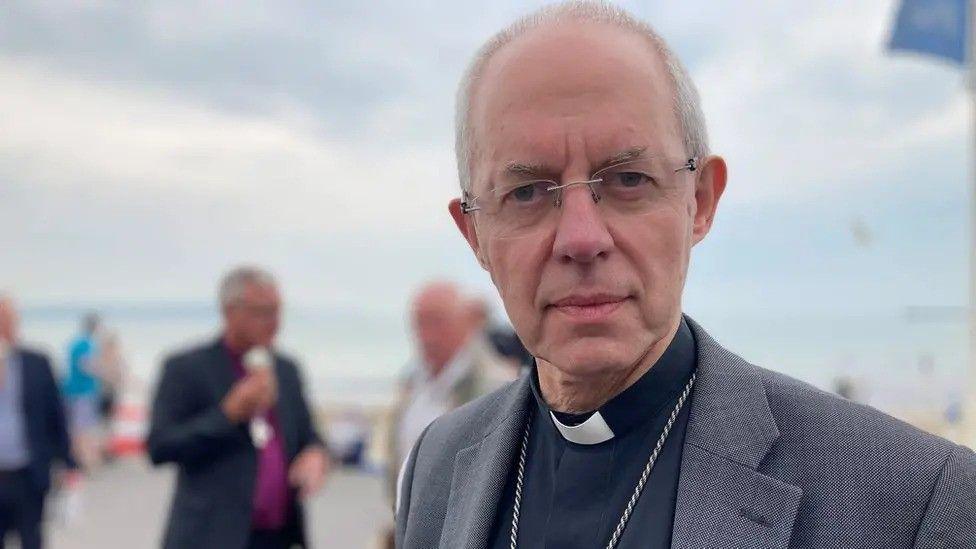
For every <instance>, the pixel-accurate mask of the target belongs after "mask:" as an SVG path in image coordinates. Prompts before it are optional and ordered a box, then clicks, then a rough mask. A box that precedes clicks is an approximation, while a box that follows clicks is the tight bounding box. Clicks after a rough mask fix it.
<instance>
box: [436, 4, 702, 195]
mask: <svg viewBox="0 0 976 549" xmlns="http://www.w3.org/2000/svg"><path fill="white" fill-rule="evenodd" d="M573 20H575V21H582V22H591V23H609V24H611V25H616V26H618V27H620V28H622V29H624V30H629V31H632V32H635V33H637V34H638V35H640V36H643V37H644V38H646V39H647V40H648V41H649V42H650V43H651V46H652V47H653V48H654V50H655V51H656V52H657V53H658V55H660V56H661V59H662V60H663V61H664V64H665V66H666V67H667V71H668V76H669V77H670V80H671V84H672V85H673V87H674V112H675V116H676V117H677V119H678V124H679V125H680V128H681V132H682V134H683V135H682V138H683V139H684V146H685V152H686V153H687V154H688V155H689V156H693V157H697V158H701V157H704V156H707V155H708V130H707V129H706V127H705V115H704V114H703V113H702V109H701V99H700V98H699V96H698V89H697V88H696V87H695V83H694V82H692V80H691V77H690V76H689V75H688V71H687V70H685V67H684V65H683V64H682V63H681V61H680V60H679V59H678V57H677V56H676V55H675V54H674V52H672V51H671V49H670V48H669V47H668V45H667V43H666V42H665V41H664V39H663V38H661V36H660V35H659V34H658V33H657V32H656V31H655V30H654V29H653V28H652V27H651V26H650V25H648V24H647V23H645V22H643V21H641V20H640V19H637V18H636V17H634V16H633V15H631V14H630V13H628V12H627V11H626V10H624V9H622V8H618V7H616V6H614V5H612V4H609V3H606V2H595V1H589V0H572V1H568V2H561V3H558V4H552V5H549V6H545V7H543V8H541V9H539V10H537V11H535V12H532V13H530V14H528V15H526V16H524V17H522V18H521V19H519V20H517V21H515V22H514V23H512V24H511V25H509V26H508V27H507V28H505V29H503V30H501V31H500V32H498V33H497V34H495V35H494V36H492V37H491V38H490V39H489V40H488V41H487V42H485V44H484V45H483V46H481V49H479V50H478V52H477V53H476V54H475V56H474V58H473V59H472V60H471V64H470V65H468V69H467V71H465V73H464V77H463V78H462V79H461V84H460V85H459V86H458V93H457V110H456V112H455V120H454V121H455V143H454V149H455V153H456V155H457V167H458V179H459V180H460V183H461V191H463V192H467V191H470V190H471V168H472V166H471V161H472V157H473V156H474V154H473V151H474V143H473V137H472V135H471V126H472V123H471V100H472V95H473V94H474V89H475V85H476V84H477V82H478V80H480V79H481V77H482V75H483V73H484V70H485V67H486V66H487V65H488V61H490V60H491V58H492V56H493V55H494V54H495V53H496V52H497V51H498V50H500V49H501V48H502V47H504V46H505V45H506V44H509V43H511V42H512V41H514V40H515V39H516V38H518V37H520V36H522V35H523V34H525V33H526V32H528V31H530V30H533V29H537V28H540V27H542V26H545V25H548V24H552V23H557V22H561V21H573Z"/></svg>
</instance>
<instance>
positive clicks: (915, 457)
mask: <svg viewBox="0 0 976 549" xmlns="http://www.w3.org/2000/svg"><path fill="white" fill-rule="evenodd" d="M688 323H689V325H690V326H691V328H692V331H693V332H694V334H695V339H696V341H697V342H698V369H697V372H698V377H697V381H696V382H695V389H694V392H693V393H692V397H691V411H690V416H689V419H688V430H687V433H686V435H685V441H684V450H683V453H682V457H681V472H680V479H679V481H678V494H677V502H676V506H675V512H674V529H673V533H672V541H671V547H673V548H675V549H787V548H789V549H801V548H802V549H813V548H816V549H820V548H823V549H834V548H838V549H840V548H844V549H847V548H851V549H854V548H857V549H935V548H942V549H973V548H974V547H976V541H974V540H976V454H974V453H973V451H972V450H970V449H967V448H963V447H961V446H957V445H955V444H952V443H950V442H948V441H946V440H943V439H940V438H938V437H935V436H932V435H929V434H926V433H923V432H921V431H919V430H918V429H915V428H914V427H911V426H909V425H906V424H904V423H902V422H900V421H897V420H895V419H892V418H891V417H888V416H886V415H884V414H882V413H881V412H878V411H877V410H874V409H872V408H868V407H866V406H860V405H857V404H854V403H851V402H848V401H846V400H842V399H840V398H838V397H836V396H833V395H830V394H827V393H824V392H823V391H820V390H817V389H815V388H813V387H811V386H809V385H806V384H804V383H801V382H799V381H796V380H794V379H791V378H789V377H787V376H784V375H782V374H778V373H774V372H770V371H768V370H764V369H762V368H759V367H756V366H753V365H752V364H749V363H747V362H745V361H744V360H742V359H741V358H739V357H737V356H735V355H734V354H732V353H730V352H729V351H727V350H726V349H724V348H722V347H721V346H720V345H718V344H717V343H716V342H715V341H714V340H712V339H711V338H710V337H709V336H708V334H706V333H705V331H704V330H703V329H702V328H701V327H700V326H698V324H695V323H694V322H693V321H692V320H691V319H688ZM530 401H531V392H530V389H529V378H528V376H523V377H522V379H520V380H519V381H516V382H515V383H513V384H511V385H509V386H508V387H506V388H504V389H501V390H499V391H497V392H495V393H493V394H490V395H488V396H485V397H483V398H481V399H479V400H476V401H474V402H471V403H470V404H468V405H466V406H463V407H461V408H458V409H457V410H455V411H453V412H450V413H448V414H447V415H444V416H441V417H440V419H438V420H436V421H435V422H434V423H432V424H431V426H430V427H429V428H428V429H427V432H426V433H425V434H424V435H423V436H422V437H421V439H420V441H419V442H418V443H417V445H416V446H415V447H414V450H413V452H412V454H411V457H410V459H409V460H408V462H407V464H406V466H405V468H404V474H403V481H402V482H401V484H400V493H399V498H398V500H399V509H398V512H397V530H396V536H397V547H398V548H399V549H434V548H438V547H439V548H440V549H485V547H486V542H487V539H488V537H489V534H490V533H491V530H492V528H498V527H501V528H508V527H509V525H501V526H498V525H495V524H494V518H495V516H496V511H497V509H498V505H499V502H500V498H501V495H502V493H503V492H504V487H505V483H506V481H507V480H508V478H509V477H510V475H511V474H512V466H513V464H514V459H515V455H516V453H517V452H518V447H519V446H518V445H519V443H520V441H521V438H522V435H523V432H524V427H525V421H526V417H527V410H528V408H529V406H530ZM648 489H653V487H652V486H649V487H648ZM612 512H619V511H612ZM633 541H634V540H631V541H627V531H626V530H625V531H624V535H623V542H624V543H630V544H633Z"/></svg>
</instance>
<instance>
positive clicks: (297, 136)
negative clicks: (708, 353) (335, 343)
mask: <svg viewBox="0 0 976 549" xmlns="http://www.w3.org/2000/svg"><path fill="white" fill-rule="evenodd" d="M539 4H540V3H537V2H505V1H498V2H491V3H482V2H478V3H461V2H449V1H444V2H400V1H396V2H394V1H380V2H342V3H334V2H319V1H316V2H303V3H295V2H253V3H249V2H243V1H240V2H237V1H235V2H222V1H221V2H218V1H211V2H171V1H167V2H155V3H154V2H124V3H123V2H99V1H87V2H85V1H78V0H74V1H66V2H63V3H59V2H43V3H40V2H4V3H3V7H0V265H2V269H0V287H6V288H9V289H10V290H12V291H13V292H15V293H16V294H17V295H18V296H19V297H20V298H21V299H22V300H23V301H25V302H27V303H28V304H52V303H62V302H70V303H94V302H106V301H112V302H116V301H121V302H142V301H172V300H177V301H197V300H209V299H212V296H213V294H214V289H213V288H214V285H215V280H216V279H217V278H218V276H219V275H220V273H221V272H223V271H224V270H225V269H226V268H228V267H229V266H231V265H233V264H235V263H238V262H241V261H252V262H258V263H262V264H265V265H267V266H268V267H270V268H271V269H273V270H274V271H275V272H277V273H278V274H279V275H280V277H281V278H282V280H283V282H284V285H285V289H286V294H287V296H288V298H289V299H290V301H291V303H292V304H296V303H297V304H301V305H303V306H321V305H329V306H331V305H338V306H343V307H362V308H363V309H365V310H370V311H376V312H378V313H382V314H387V313H388V314H394V315H399V314H400V312H401V310H402V304H403V302H404V300H405V299H406V296H407V294H408V293H409V292H410V290H411V289H412V288H413V287H414V286H415V285H416V284H417V283H418V282H419V281H420V280H423V279H425V278H428V277H432V276H446V277H450V278H454V279H456V280H459V281H462V282H464V283H465V284H467V285H469V286H470V287H472V288H477V289H480V291H482V292H486V293H487V292H489V291H490V282H489V281H488V279H487V277H486V276H485V275H484V274H483V273H481V272H480V270H479V268H478V266H477V264H476V263H475V261H474V260H473V258H472V257H471V255H470V253H469V252H468V251H467V249H466V246H465V245H464V243H463V241H462V240H461V238H460V237H459V236H458V234H457V233H456V230H455V229H454V227H453V224H452V222H451V220H450V218H449V216H448V214H447V210H446V203H447V201H448V200H449V199H450V198H451V197H452V196H454V195H455V194H456V192H457V191H456V186H457V185H456V171H455V165H454V160H453V147H452V140H453V127H452V115H453V96H454V91H455V87H456V84H457V81H458V79H459V76H460V74H461V72H462V70H463V68H464V65H465V63H466V61H467V59H468V58H469V56H470V55H471V54H472V53H473V51H474V50H475V49H476V48H477V47H478V45H479V44H480V43H481V42H482V41H484V40H485V39H486V38H487V37H488V36H490V35H491V34H492V33H493V32H494V31H496V30H498V29H499V28H501V27H502V26H503V25H504V24H505V23H507V22H508V21H510V20H511V19H512V18H513V17H515V16H517V15H518V14H521V13H524V12H525V11H528V10H529V9H531V8H532V7H534V6H536V5H539ZM621 4H622V5H624V6H626V7H627V8H629V9H631V10H633V11H634V12H635V13H636V14H637V15H639V16H641V17H643V18H645V19H647V20H648V21H649V22H651V23H652V24H653V25H654V26H655V27H656V28H657V29H658V30H659V31H660V32H661V34H662V35H663V36H664V37H665V38H666V39H667V40H668V41H669V42H670V43H671V45H672V47H673V48H674V50H675V51H676V52H677V53H678V55H679V56H680V57H681V58H682V59H683V60H684V61H685V62H686V64H687V65H688V67H689V69H690V71H691V73H692V76H693V78H694V79H695V80H696V82H697V84H698V86H699V88H700V90H701V94H702V97H703V101H704V108H705V112H706V117H707V119H708V122H709V126H710V133H711V136H712V148H713V149H714V150H715V151H716V152H718V153H721V154H723V155H724V156H725V157H726V159H727V161H728V163H729V168H730V181H729V187H728V190H727V192H726V195H725V199H724V201H723V204H722V207H721V208H720V211H719V214H718V217H717V221H716V224H715V226H714V229H713V232H712V234H711V235H710V236H709V238H708V239H707V240H706V241H705V243H703V244H702V245H701V246H700V247H699V248H698V249H697V250H696V252H695V254H694V257H693V259H692V262H693V263H692V274H691V278H690V281H689V287H688V292H687V308H688V309H689V310H692V311H694V310H696V309H699V310H711V311H715V310H737V309H752V310H757V309H763V308H765V307H772V308H775V307H779V308H784V307H785V308H788V309H795V310H828V311H829V310H845V311H858V310H880V309H884V310H891V311H895V310H901V309H902V308H904V307H906V306H913V305H962V304H963V303H965V300H966V280H967V278H966V277H967V270H966V269H967V267H966V265H967V256H966V243H967V234H968V225H967V223H968V222H967V215H968V210H967V207H968V204H969V198H968V194H967V187H968V186H969V185H970V183H969V182H968V176H967V173H968V165H967V163H968V162H969V157H968V155H967V151H968V150H969V149H970V148H971V146H972V145H971V142H972V140H971V138H970V137H968V135H969V134H968V131H969V130H968V121H969V120H970V118H971V114H970V110H969V104H968V102H967V96H966V94H965V92H964V86H963V83H964V80H963V75H962V71H961V70H959V69H957V68H954V67H951V66H948V65H946V64H943V63H940V62H938V61H932V60H929V59H923V58H918V57H912V56H905V55H898V56H892V55H890V54H888V53H886V52H885V51H884V43H885V40H886V36H887V34H888V32H889V26H890V24H891V21H892V20H893V16H894V9H895V6H894V2H891V1H885V0H842V1H840V0H838V1H818V2H800V1H791V2H780V3H771V2H748V1H743V0H734V1H728V2H721V1H716V0H702V1H691V0H689V1H685V2H680V3H679V2H670V1H662V2H650V1H645V2H621Z"/></svg>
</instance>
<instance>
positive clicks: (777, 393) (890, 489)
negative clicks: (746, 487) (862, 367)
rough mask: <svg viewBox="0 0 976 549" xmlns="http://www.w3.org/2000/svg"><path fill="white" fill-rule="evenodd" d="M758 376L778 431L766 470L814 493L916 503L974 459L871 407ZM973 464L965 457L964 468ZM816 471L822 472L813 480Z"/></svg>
mask: <svg viewBox="0 0 976 549" xmlns="http://www.w3.org/2000/svg"><path fill="white" fill-rule="evenodd" d="M760 370H761V372H762V374H761V375H762V379H763V384H764V387H765V390H766V395H767V400H768V402H769V406H770V411H771V412H772V414H773V417H774V418H775V421H776V426H777V429H778V430H779V432H780V436H779V438H778V439H777V442H776V445H775V447H774V450H773V451H772V452H771V454H770V455H769V456H767V463H766V466H767V468H769V469H773V470H780V471H784V472H786V474H787V475H789V476H795V477H796V478H794V479H793V480H795V481H798V483H799V484H806V485H807V486H808V487H809V488H811V489H812V490H813V491H814V492H816V491H817V488H824V489H826V490H830V491H835V492H836V493H839V492H842V491H843V492H848V494H849V495H850V494H851V493H853V494H856V495H857V497H863V498H874V499H877V498H882V499H886V500H887V501H890V502H896V501H906V500H913V505H917V504H918V503H919V502H921V501H923V500H924V499H925V498H927V497H928V496H929V494H930V493H931V490H932V486H934V484H935V482H936V480H937V479H938V477H939V475H940V471H942V469H943V468H944V467H945V466H946V464H947V463H948V462H949V461H950V460H951V459H956V458H959V457H965V456H968V455H971V454H972V451H971V450H968V449H966V448H963V447H961V446H958V445H956V444H953V443H952V442H950V441H948V440H946V439H943V438H941V437H938V436H936V435H933V434H931V433H928V432H925V431H922V430H921V429H918V428H917V427H914V426H912V425H909V424H908V423H906V422H904V421H901V420H898V419H895V418H894V417H892V416H890V415H888V414H885V413H884V412H881V411H879V410H877V409H875V408H872V407H870V406H866V405H863V404H858V403H855V402H851V401H849V400H846V399H844V398H841V397H839V396H837V395H834V394H831V393H828V392H826V391H823V390H820V389H817V388H816V387H813V386H811V385H809V384H807V383H804V382H802V381H799V380H796V379H793V378H791V377H789V376H786V375H783V374H780V373H775V372H771V371H768V370H763V369H760ZM972 463H973V461H972V460H971V459H963V461H962V462H961V464H960V465H962V466H965V465H966V464H969V465H970V466H971V465H972ZM814 470H816V471H822V473H823V474H822V475H820V476H819V477H818V478H812V477H809V471H814ZM808 495H811V496H812V494H808ZM914 500H918V501H914Z"/></svg>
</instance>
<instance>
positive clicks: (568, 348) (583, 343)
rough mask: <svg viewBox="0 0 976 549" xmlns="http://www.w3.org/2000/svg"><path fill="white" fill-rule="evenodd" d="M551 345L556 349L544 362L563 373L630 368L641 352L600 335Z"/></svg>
mask: <svg viewBox="0 0 976 549" xmlns="http://www.w3.org/2000/svg"><path fill="white" fill-rule="evenodd" d="M554 348H555V349H558V350H557V351H556V352H554V353H550V354H549V356H547V357H546V361H547V362H549V363H551V364H552V365H553V366H555V367H556V368H558V369H559V370H560V371H562V372H564V373H566V374H570V375H575V376H584V377H588V376H596V375H600V374H603V373H610V372H619V371H621V370H625V369H627V368H630V367H631V366H633V365H634V362H636V361H637V360H638V358H639V356H640V354H641V353H639V352H636V351H633V350H631V349H623V348H621V345H620V343H619V342H615V341H613V340H606V339H603V338H585V339H581V340H577V341H574V342H571V343H565V344H561V345H555V346H554Z"/></svg>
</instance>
